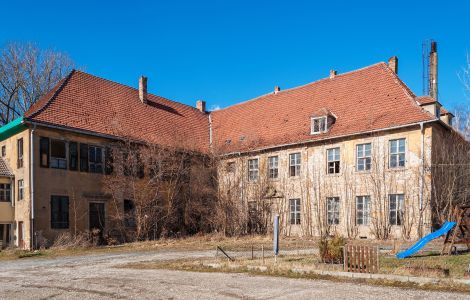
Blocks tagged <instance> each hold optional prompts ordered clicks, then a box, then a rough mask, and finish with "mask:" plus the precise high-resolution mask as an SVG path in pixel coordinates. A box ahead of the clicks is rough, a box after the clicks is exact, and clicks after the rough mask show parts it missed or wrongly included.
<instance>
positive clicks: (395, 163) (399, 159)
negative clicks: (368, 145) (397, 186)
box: [389, 139, 405, 168]
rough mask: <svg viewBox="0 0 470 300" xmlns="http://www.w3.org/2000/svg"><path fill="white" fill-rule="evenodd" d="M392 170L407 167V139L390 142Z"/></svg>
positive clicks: (390, 164)
mask: <svg viewBox="0 0 470 300" xmlns="http://www.w3.org/2000/svg"><path fill="white" fill-rule="evenodd" d="M389 166H390V168H399V167H404V166H405V139H397V140H391V141H390V159H389Z"/></svg>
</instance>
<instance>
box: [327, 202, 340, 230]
mask: <svg viewBox="0 0 470 300" xmlns="http://www.w3.org/2000/svg"><path fill="white" fill-rule="evenodd" d="M326 211H327V223H328V225H338V224H339V197H328V198H326Z"/></svg>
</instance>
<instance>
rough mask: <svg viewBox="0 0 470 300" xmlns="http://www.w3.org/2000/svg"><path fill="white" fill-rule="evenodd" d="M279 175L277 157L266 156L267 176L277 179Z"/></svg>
mask: <svg viewBox="0 0 470 300" xmlns="http://www.w3.org/2000/svg"><path fill="white" fill-rule="evenodd" d="M278 176H279V157H278V156H270V157H268V178H269V179H277V178H278Z"/></svg>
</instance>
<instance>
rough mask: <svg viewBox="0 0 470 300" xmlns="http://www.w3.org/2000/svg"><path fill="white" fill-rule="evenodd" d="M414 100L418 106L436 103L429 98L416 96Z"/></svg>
mask: <svg viewBox="0 0 470 300" xmlns="http://www.w3.org/2000/svg"><path fill="white" fill-rule="evenodd" d="M415 100H416V101H418V103H419V104H420V105H424V104H431V103H436V102H437V100H436V99H434V98H433V97H430V96H418V97H415Z"/></svg>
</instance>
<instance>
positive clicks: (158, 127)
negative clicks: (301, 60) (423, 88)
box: [25, 63, 435, 153]
mask: <svg viewBox="0 0 470 300" xmlns="http://www.w3.org/2000/svg"><path fill="white" fill-rule="evenodd" d="M427 98H429V97H416V96H415V95H414V94H413V93H412V92H411V91H410V89H409V88H408V87H407V86H406V85H405V84H404V83H403V82H402V81H401V80H400V79H399V78H398V77H397V76H396V74H395V73H394V72H393V71H391V70H390V69H389V68H388V66H387V65H386V64H385V63H378V64H375V65H372V66H369V67H366V68H363V69H360V70H356V71H352V72H349V73H344V74H340V75H337V76H336V77H334V78H326V79H321V80H319V81H316V82H313V83H310V84H307V85H304V86H300V87H297V88H292V89H289V90H285V91H281V92H278V93H276V94H273V93H271V94H268V95H264V96H261V97H258V98H255V99H253V100H250V101H247V102H244V103H239V104H236V105H233V106H231V107H228V108H225V109H221V110H217V111H214V112H212V113H211V121H212V141H213V145H212V146H213V149H214V150H215V151H216V152H218V153H230V152H236V151H250V150H256V149H261V148H269V147H275V146H279V145H284V144H295V143H300V142H309V141H315V140H320V139H327V138H335V137H340V136H345V135H351V134H357V133H363V132H369V131H373V130H381V129H386V128H390V127H396V126H402V125H408V124H413V123H417V122H421V121H432V120H435V117H434V116H432V115H431V114H429V113H428V112H426V111H424V110H423V109H422V108H421V107H420V106H419V105H420V104H421V103H424V102H426V101H430V100H429V99H427ZM431 99H432V98H431ZM433 100H434V99H433ZM421 101H422V102H421ZM434 101H435V100H434ZM429 103H430V102H429ZM319 112H325V113H328V114H331V115H334V116H335V119H336V120H335V123H334V124H333V125H332V127H331V128H330V130H329V131H328V132H326V133H322V134H316V135H311V134H310V129H311V120H310V118H311V117H312V116H317V115H318V113H319ZM25 117H26V118H27V119H30V120H34V121H37V122H42V123H46V124H54V125H60V126H64V127H67V128H74V129H81V130H85V131H90V132H95V133H100V134H105V135H111V136H127V137H130V138H132V139H137V140H145V141H149V142H152V143H157V144H161V145H167V146H180V147H186V148H189V149H193V150H198V151H203V152H207V151H209V147H210V146H209V139H210V138H209V120H208V114H204V113H201V112H199V111H198V110H197V109H195V108H193V107H190V106H187V105H184V104H181V103H177V102H173V101H170V100H168V99H165V98H163V97H159V96H155V95H151V94H149V95H148V104H143V103H142V102H141V101H140V99H139V96H138V90H137V89H134V88H131V87H127V86H124V85H121V84H118V83H114V82H111V81H108V80H105V79H102V78H98V77H95V76H92V75H89V74H86V73H83V72H80V71H74V72H72V73H71V74H70V75H69V76H68V77H67V78H65V79H64V80H62V81H61V82H59V83H58V84H57V85H56V87H54V89H52V90H51V91H50V92H49V93H48V94H47V95H46V96H45V97H43V98H42V99H40V100H39V101H38V102H37V103H36V104H35V105H33V106H32V107H31V108H30V109H29V110H28V112H26V114H25Z"/></svg>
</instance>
